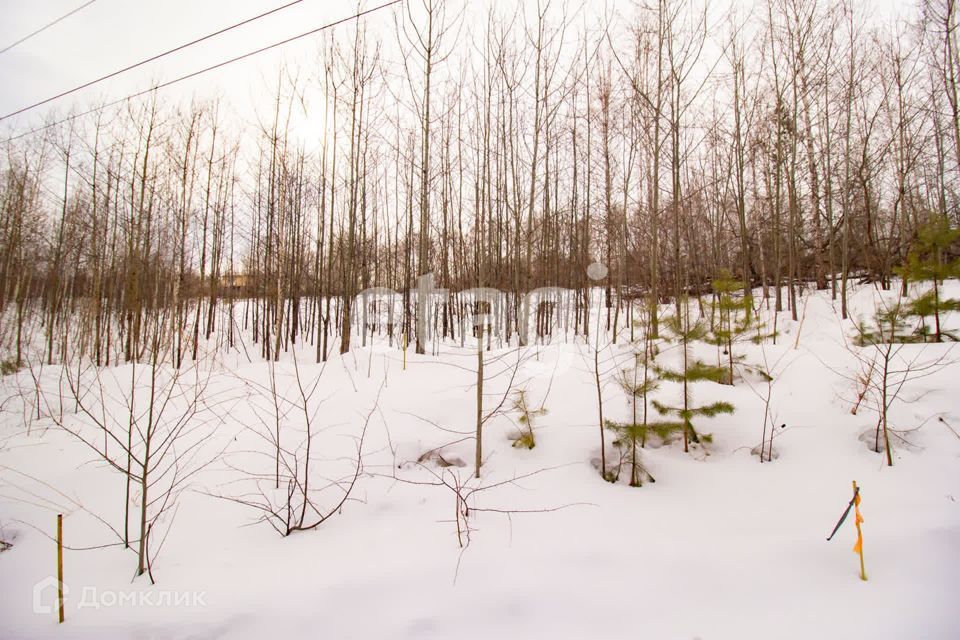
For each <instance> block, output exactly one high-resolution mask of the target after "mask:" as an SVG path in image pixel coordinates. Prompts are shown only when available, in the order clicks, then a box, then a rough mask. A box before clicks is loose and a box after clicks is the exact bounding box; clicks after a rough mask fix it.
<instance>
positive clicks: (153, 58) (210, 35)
mask: <svg viewBox="0 0 960 640" xmlns="http://www.w3.org/2000/svg"><path fill="white" fill-rule="evenodd" d="M94 1H95V0H91V1H90V2H88V3H87V5H88V4H92V3H93V2H94ZM301 2H303V0H293V1H292V2H288V3H287V4H284V5H281V6H279V7H276V8H274V9H270V10H269V11H266V12H264V13H261V14H259V15H256V16H253V17H252V18H247V19H246V20H242V21H240V22H238V23H236V24H232V25H230V26H229V27H224V28H222V29H219V30H218V31H214V32H213V33H208V34H207V35H205V36H202V37H200V38H197V39H196V40H191V41H190V42H185V43H183V44H181V45H178V46H176V47H174V48H173V49H170V50H168V51H164V52H163V53H158V54H156V55H153V56H150V57H149V58H146V59H144V60H141V61H140V62H135V63H134V64H131V65H129V66H127V67H124V68H122V69H117V70H116V71H113V72H112V73H108V74H107V75H105V76H100V77H99V78H96V79H94V80H90V81H89V82H85V83H84V84H81V85H79V86H77V87H74V88H73V89H69V90H68V91H64V92H63V93H58V94H57V95H55V96H51V97H49V98H47V99H45V100H41V101H40V102H35V103H34V104H31V105H29V106H26V107H23V108H22V109H17V110H16V111H13V112H12V113H8V114H7V115H5V116H2V117H0V121H3V120H6V119H7V118H12V117H13V116H16V115H19V114H21V113H23V112H25V111H30V110H31V109H36V108H37V107H40V106H43V105H45V104H47V103H48V102H53V101H54V100H59V99H60V98H63V97H64V96H68V95H70V94H72V93H76V92H77V91H80V90H82V89H86V88H87V87H92V86H93V85H95V84H99V83H101V82H103V81H104V80H109V79H111V78H115V77H117V76H119V75H120V74H123V73H126V72H127V71H132V70H133V69H136V68H137V67H142V66H143V65H145V64H149V63H151V62H155V61H157V60H159V59H160V58H165V57H166V56H169V55H171V54H173V53H177V52H179V51H183V50H184V49H186V48H188V47H192V46H194V45H197V44H200V43H201V42H204V41H206V40H209V39H211V38H215V37H217V36H219V35H223V34H224V33H227V32H228V31H233V30H234V29H237V28H239V27H242V26H244V25H248V24H250V23H251V22H255V21H257V20H260V19H261V18H266V17H267V16H269V15H273V14H274V13H277V12H279V11H283V10H284V9H289V8H290V7H292V6H293V5H295V4H300V3H301ZM87 5H84V6H87ZM82 8H83V7H80V9H82ZM80 9H76V10H75V11H74V13H75V12H76V11H79V10H80ZM67 15H70V14H67ZM64 17H66V16H64ZM62 19H63V18H61V20H62ZM44 28H46V27H44ZM28 37H29V36H28ZM11 46H14V45H11ZM0 53H3V52H2V51H0Z"/></svg>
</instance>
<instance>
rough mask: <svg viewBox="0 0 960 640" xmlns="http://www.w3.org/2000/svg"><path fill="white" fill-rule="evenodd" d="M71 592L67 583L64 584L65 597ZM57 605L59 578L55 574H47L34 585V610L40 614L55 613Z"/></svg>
mask: <svg viewBox="0 0 960 640" xmlns="http://www.w3.org/2000/svg"><path fill="white" fill-rule="evenodd" d="M69 593H70V588H69V587H67V584H66V583H64V584H63V597H64V598H66V597H67V595H68V594H69ZM56 606H57V579H56V578H54V577H53V576H47V577H46V578H44V579H43V580H41V581H40V582H38V583H37V584H35V585H33V612H34V613H39V614H49V613H53V610H54V608H56Z"/></svg>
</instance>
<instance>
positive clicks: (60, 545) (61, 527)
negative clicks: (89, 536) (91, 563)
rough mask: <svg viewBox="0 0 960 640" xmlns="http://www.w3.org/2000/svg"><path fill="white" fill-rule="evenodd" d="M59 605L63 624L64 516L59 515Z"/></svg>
mask: <svg viewBox="0 0 960 640" xmlns="http://www.w3.org/2000/svg"><path fill="white" fill-rule="evenodd" d="M57 605H58V607H59V611H60V623H61V624H62V623H63V514H57Z"/></svg>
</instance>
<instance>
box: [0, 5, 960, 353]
mask: <svg viewBox="0 0 960 640" xmlns="http://www.w3.org/2000/svg"><path fill="white" fill-rule="evenodd" d="M868 5H869V3H865V2H861V3H857V2H848V1H830V2H826V1H816V0H764V1H759V2H757V3H754V5H752V6H751V7H749V8H747V7H742V6H740V5H736V6H734V7H733V8H732V9H731V10H730V11H729V12H724V13H722V14H721V15H720V16H719V17H718V16H717V15H715V13H716V12H711V11H708V10H707V7H706V6H704V5H703V4H700V3H698V2H696V1H694V0H658V1H653V0H651V1H650V2H644V3H640V4H637V5H626V4H624V5H617V6H616V7H615V8H611V9H610V10H609V11H608V12H607V13H606V14H605V15H604V16H603V17H602V19H597V18H596V16H590V17H586V16H585V14H584V13H583V12H582V11H578V10H577V9H576V8H575V7H572V6H570V5H568V4H562V3H560V2H557V1H555V2H546V1H543V2H540V3H539V4H538V5H537V6H536V7H532V8H531V7H527V8H526V9H514V8H510V9H506V8H503V7H500V8H495V9H493V10H490V11H489V13H485V14H484V15H479V16H478V15H474V14H473V13H470V11H469V9H468V8H464V7H461V6H460V5H459V4H457V3H453V2H443V1H441V0H417V1H415V2H410V3H403V4H400V5H397V6H394V7H392V8H390V9H389V11H393V12H394V13H393V17H392V20H391V22H390V24H391V25H392V26H391V28H388V29H372V28H368V27H367V25H366V23H365V22H364V21H363V20H358V21H356V22H353V23H350V24H347V25H343V26H342V27H340V28H338V30H335V31H329V32H327V33H324V34H323V35H322V36H318V37H319V38H320V42H321V44H320V46H319V50H320V52H321V53H320V55H319V56H318V59H317V60H316V61H315V63H314V64H313V65H312V66H310V68H296V69H294V68H289V67H284V68H282V69H279V70H277V73H276V78H275V80H276V82H275V84H274V85H273V86H272V87H267V88H265V91H267V92H269V93H270V95H272V98H271V99H270V106H269V108H268V109H263V110H261V113H260V114H259V115H260V118H259V121H258V122H257V123H256V124H247V125H242V124H240V123H238V122H236V121H234V120H231V119H229V118H225V117H223V116H222V115H221V109H220V106H219V105H218V104H217V103H216V102H203V101H194V102H192V103H190V104H177V103H176V102H170V101H166V100H165V97H164V93H163V92H162V91H157V92H153V93H150V94H148V95H146V96H142V97H139V98H137V99H134V100H129V101H125V102H122V103H121V104H119V105H113V106H109V107H104V108H101V109H94V110H93V112H92V113H88V114H86V115H83V116H82V117H70V116H68V117H60V118H59V119H58V118H57V117H56V116H50V120H49V122H48V123H47V124H46V125H44V126H41V127H39V128H37V129H35V130H31V131H29V132H25V131H20V130H11V131H9V132H8V133H9V136H8V138H7V139H6V140H5V141H4V142H3V143H2V149H3V153H2V160H0V169H2V174H3V175H2V183H0V309H2V313H3V323H2V329H0V341H2V346H3V349H4V354H5V355H4V358H5V362H4V367H5V369H8V370H12V369H17V368H19V367H21V366H24V364H25V362H26V361H27V360H30V361H38V360H41V359H42V360H43V361H45V362H49V363H55V362H61V361H64V362H66V361H71V360H72V359H73V358H74V357H77V356H79V357H80V358H81V359H89V361H92V362H94V363H96V364H97V365H110V364H114V363H122V362H127V361H140V360H144V359H146V358H149V356H150V355H153V356H154V357H155V356H156V354H157V353H158V352H159V353H161V354H169V358H170V359H171V360H172V361H173V363H174V364H175V365H176V366H180V365H181V363H184V362H190V361H193V360H196V359H197V358H198V357H200V354H201V353H202V352H206V351H209V350H210V349H220V348H232V347H238V348H239V347H240V346H241V343H242V348H243V349H244V350H246V352H247V355H248V356H249V357H250V358H255V357H257V356H259V357H262V358H267V359H275V358H278V357H279V356H280V354H281V353H282V352H283V351H284V350H287V349H289V348H290V345H292V344H296V343H304V344H308V345H313V346H315V348H316V358H317V361H323V360H326V359H327V357H328V355H329V354H331V353H333V352H335V351H339V352H346V351H349V350H350V349H351V346H352V345H356V343H357V341H358V340H362V341H366V339H367V336H368V335H370V334H373V333H376V334H381V335H387V336H389V338H390V340H391V344H393V345H396V347H397V348H405V347H406V345H407V344H408V342H409V344H410V345H411V347H415V348H416V350H417V351H418V352H421V353H422V352H424V351H425V350H426V349H427V348H428V346H429V344H428V343H429V342H433V341H436V340H442V339H447V340H453V341H457V342H461V343H462V340H463V339H464V335H463V334H464V332H465V331H472V332H473V333H471V334H470V336H471V337H475V336H476V332H477V329H474V328H472V327H473V325H472V324H471V325H470V326H469V327H468V325H467V324H466V323H465V321H464V318H465V317H468V316H470V315H471V314H472V313H475V312H478V311H479V310H481V309H482V310H483V311H492V314H491V315H492V316H493V317H492V319H491V321H490V324H489V327H490V332H489V334H488V336H487V338H488V340H489V339H495V340H497V341H499V343H500V344H503V343H504V342H506V343H510V342H511V341H513V340H519V341H521V342H523V341H525V340H527V330H526V327H527V326H528V324H529V323H530V322H531V317H530V313H529V309H528V308H525V306H524V304H523V299H524V297H525V296H526V294H528V293H529V292H531V291H533V290H535V289H538V288H542V287H560V288H564V289H568V290H569V291H570V293H569V294H568V295H566V297H564V298H563V304H556V301H555V300H554V301H548V300H546V299H545V300H544V301H542V302H541V303H540V304H538V306H537V308H536V314H537V317H536V322H537V323H539V324H538V326H540V325H541V324H543V323H544V322H546V320H545V317H548V318H547V319H549V318H553V319H555V320H556V321H557V322H559V323H562V324H563V326H565V327H566V328H567V333H568V334H569V335H578V334H585V333H588V332H589V331H590V327H589V326H588V323H587V321H586V320H587V318H588V315H587V314H588V309H589V308H590V305H591V304H596V300H594V301H593V303H591V301H590V300H589V298H590V296H591V295H594V296H596V295H598V293H599V295H602V296H603V300H602V304H603V305H604V306H605V309H606V311H605V321H606V329H607V330H611V329H612V331H613V336H614V340H616V339H617V337H616V334H617V331H618V330H622V331H629V330H630V327H633V326H634V324H635V321H636V317H637V316H638V315H639V314H640V313H642V312H644V311H642V310H650V311H652V314H651V315H652V317H651V318H650V329H651V331H652V333H653V335H656V333H657V331H658V324H659V323H660V322H661V318H659V317H658V316H659V315H660V314H661V313H662V311H658V309H659V307H658V306H657V303H665V302H669V301H672V300H675V301H678V302H677V305H678V306H679V300H680V298H681V297H682V296H684V295H688V294H689V295H695V296H701V295H714V294H712V293H711V292H712V289H711V282H712V281H713V280H715V279H716V278H717V277H718V275H719V274H721V273H723V272H729V273H731V274H733V276H735V277H736V278H737V279H738V280H739V281H741V282H742V283H743V286H744V287H745V289H746V290H747V292H748V293H749V291H750V290H751V289H753V288H756V287H759V288H761V290H762V295H763V298H764V303H765V304H766V305H768V308H773V309H776V310H778V311H779V310H784V311H789V312H790V313H791V314H792V316H793V319H794V320H796V319H797V314H798V297H799V296H801V295H803V290H804V288H805V287H816V288H818V289H829V290H830V292H831V295H832V296H833V298H834V299H836V300H839V301H840V304H841V307H842V309H843V314H844V317H846V314H847V308H846V300H847V292H848V287H849V286H850V284H851V282H857V281H872V282H879V283H880V284H881V286H884V287H886V286H890V283H891V279H892V277H893V276H894V275H895V274H896V273H897V269H898V267H899V266H900V265H901V264H903V263H904V261H905V260H906V257H907V255H908V252H909V250H910V248H911V246H912V244H913V242H914V240H915V239H916V237H917V234H918V230H919V229H921V228H922V227H923V226H924V225H925V224H927V223H929V222H930V221H931V220H933V221H944V220H946V221H947V224H948V225H950V226H956V225H957V224H960V111H958V109H960V90H958V86H957V84H958V82H960V52H958V36H957V33H958V32H957V23H958V7H957V3H956V2H955V0H925V1H923V2H921V3H919V4H918V6H917V8H916V11H915V12H914V18H913V20H912V21H910V22H909V23H907V22H903V21H898V22H895V23H884V22H883V21H881V20H877V19H874V18H871V17H870V16H868V15H867V13H868V9H869V6H868ZM384 13H386V12H384ZM85 108H86V107H84V109H85ZM64 113H67V112H64ZM304 118H307V119H309V120H310V121H311V122H314V123H322V124H321V125H319V128H320V130H321V131H323V132H325V133H323V134H322V139H321V140H319V141H317V140H305V139H304V138H303V136H302V135H300V134H298V132H297V129H296V127H294V126H293V124H292V123H294V122H296V121H298V120H303V119H304ZM310 149H312V150H313V151H309V150H310ZM594 263H600V264H602V265H604V266H605V269H601V270H598V271H595V272H591V274H590V275H588V266H589V265H591V264H594ZM428 273H432V274H433V278H434V281H433V282H434V283H435V285H436V286H438V287H443V288H446V289H449V290H450V292H451V293H450V296H449V298H442V299H440V298H436V297H431V296H427V295H424V294H423V293H422V291H423V289H422V288H418V287H417V282H418V278H420V277H422V276H423V275H424V274H428ZM596 276H599V277H596ZM897 286H900V285H897ZM902 286H904V287H907V286H909V284H908V280H904V281H903V285H902ZM598 287H599V288H598ZM374 288H378V289H374ZM484 288H493V289H497V290H499V291H500V292H503V294H504V298H503V300H504V302H503V303H502V304H497V305H496V306H495V307H490V308H488V307H487V306H485V305H486V302H485V301H484V300H483V299H481V298H483V297H484V296H483V295H482V294H480V293H477V291H478V290H483V289H484ZM371 290H373V295H374V298H375V299H372V300H371V298H370V297H368V296H363V297H358V294H359V293H360V292H362V291H371ZM388 291H395V292H397V293H396V295H393V294H390V293H388ZM417 323H421V325H422V326H426V327H429V328H428V329H426V330H424V331H416V330H415V328H414V327H415V326H417ZM480 330H481V331H482V330H483V329H482V328H481V329H480ZM250 336H252V340H253V342H254V343H255V344H254V345H250V344H247V343H245V342H244V341H249V337H250ZM161 357H163V358H166V357H168V356H167V355H162V356H161Z"/></svg>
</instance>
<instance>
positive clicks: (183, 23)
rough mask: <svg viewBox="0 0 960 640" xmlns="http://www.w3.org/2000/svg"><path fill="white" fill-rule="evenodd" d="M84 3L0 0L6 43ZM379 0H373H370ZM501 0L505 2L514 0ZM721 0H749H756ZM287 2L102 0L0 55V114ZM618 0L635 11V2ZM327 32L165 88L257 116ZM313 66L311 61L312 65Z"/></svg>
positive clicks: (246, 34)
mask: <svg viewBox="0 0 960 640" xmlns="http://www.w3.org/2000/svg"><path fill="white" fill-rule="evenodd" d="M521 1H522V0H521ZM527 1H529V0H527ZM866 1H867V2H869V3H870V4H871V5H874V6H875V10H876V11H877V12H878V13H880V14H881V15H896V14H903V13H907V12H910V13H912V11H913V7H914V6H915V2H914V0H866ZM83 2H84V0H35V1H33V2H27V1H25V0H0V17H2V19H0V48H2V47H4V46H6V45H8V44H10V43H11V42H13V41H15V40H18V39H19V38H21V37H23V36H24V35H26V34H27V33H29V32H31V31H33V30H34V29H37V28H38V27H40V26H42V25H43V24H46V23H47V22H49V21H51V20H53V19H56V18H58V17H60V16H61V15H63V14H65V13H67V12H68V11H70V10H72V9H75V8H76V7H78V6H80V5H81V4H83ZM381 2H382V0H368V2H367V3H366V6H368V7H369V6H376V5H377V4H380V3H381ZM497 2H498V4H500V5H503V4H507V0H497ZM721 2H722V3H723V4H726V3H728V2H733V3H736V4H741V5H752V1H751V2H742V1H740V0H721ZM284 3H285V0H97V1H96V2H94V4H92V5H91V6H89V7H87V8H85V9H83V10H82V11H80V12H79V13H77V14H75V15H73V16H70V17H69V18H67V19H65V20H64V21H63V22H61V23H59V24H57V25H55V26H53V27H52V28H50V29H48V30H47V31H45V32H43V33H42V34H40V35H37V36H35V37H33V38H32V39H30V40H28V41H27V42H25V43H23V44H21V45H18V46H17V47H15V48H14V49H12V50H10V51H7V52H6V53H3V54H0V88H2V89H0V115H5V114H7V113H9V112H11V111H14V110H15V109H18V108H20V107H22V106H25V105H27V104H31V103H33V102H36V101H38V100H41V99H44V98H47V97H49V96H51V95H53V94H56V93H59V92H60V91H63V90H65V89H68V88H72V87H74V86H76V85H78V84H82V83H83V82H85V81H88V80H91V79H93V78H95V77H98V76H101V75H103V74H105V73H109V72H111V71H114V70H116V69H118V68H120V67H123V66H126V65H128V64H131V63H133V62H137V61H139V60H141V59H143V58H146V57H149V56H151V55H154V54H156V53H159V52H161V51H163V50H166V49H169V48H172V47H174V46H176V45H179V44H182V43H183V42H186V41H188V40H192V39H194V38H196V37H199V36H202V35H205V34H207V33H209V32H211V31H215V30H217V29H219V28H222V27H224V26H227V25H229V24H232V23H235V22H238V21H240V20H243V19H245V18H249V17H252V16H253V15H256V14H258V13H261V12H263V11H266V10H269V9H272V8H275V7H277V6H279V5H281V4H284ZM450 4H451V5H452V6H453V7H455V6H456V5H458V4H459V2H458V1H457V0H451V3H450ZM471 4H472V5H473V4H476V3H471ZM611 4H613V5H617V8H618V9H622V10H626V11H629V8H628V7H629V5H630V4H631V3H629V2H622V3H619V2H612V3H611ZM713 4H714V10H715V11H717V10H718V9H719V10H722V9H720V8H719V6H718V3H717V2H714V3H713ZM603 6H604V5H603V4H601V3H600V2H596V3H594V2H590V0H587V2H586V4H585V7H586V8H585V11H586V12H587V14H588V16H589V14H590V13H594V12H595V13H596V14H597V15H598V16H599V15H601V14H602V12H603V9H602V7H603ZM392 10H393V9H387V10H383V11H381V12H378V13H379V15H378V16H377V17H376V18H371V19H370V20H371V21H372V23H376V24H379V25H390V24H391V22H392V19H391V16H390V13H391V11H392ZM355 12H356V5H355V4H354V3H352V2H341V1H337V0H304V1H303V2H302V3H301V4H300V5H297V6H294V7H291V8H290V9H286V10H284V11H282V12H280V13H278V14H275V15H273V16H270V17H268V18H265V19H262V20H259V21H257V22H255V23H253V24H250V25H247V26H245V27H242V28H240V29H238V30H236V31H234V32H231V33H228V34H225V35H223V36H218V37H217V38H215V39H213V40H211V41H208V42H205V43H203V44H201V45H198V46H195V47H191V48H190V49H188V50H186V51H184V52H181V53H178V54H175V55H173V56H170V57H168V58H165V59H164V60H161V61H159V62H156V63H152V64H150V65H147V66H145V67H141V68H139V69H136V70H135V71H132V72H130V73H128V74H125V75H123V76H121V77H119V78H115V79H113V80H110V81H107V82H104V83H102V84H100V85H97V86H96V87H94V88H91V89H89V90H85V91H83V92H81V93H78V94H75V95H73V96H70V97H68V98H66V99H63V100H60V101H57V102H56V103H53V104H51V105H49V106H45V107H41V108H39V109H37V110H35V111H33V112H31V113H30V114H29V115H24V116H22V117H18V118H14V119H11V120H7V121H4V122H0V135H9V134H10V133H11V132H19V131H23V130H24V129H26V128H30V127H32V126H35V125H36V124H37V123H39V122H40V121H41V120H42V119H43V117H44V115H45V114H47V113H49V110H55V111H56V112H57V113H60V114H62V113H64V112H65V111H66V110H68V109H69V108H70V107H71V106H72V105H78V107H79V108H85V107H89V106H90V105H91V104H93V103H95V102H97V101H99V100H104V101H109V100H112V99H116V98H119V97H123V96H125V95H127V94H129V93H133V92H135V91H139V90H143V89H146V88H149V87H150V85H151V84H153V83H155V82H162V81H164V80H168V79H171V78H174V77H176V76H179V75H182V74H184V73H188V72H191V71H195V70H197V69H200V68H203V67H205V66H208V65H211V64H214V63H216V62H219V61H221V60H224V59H227V58H230V57H233V56H235V55H238V54H241V53H245V52H247V51H248V50H251V49H254V48H257V47H260V46H263V45H265V44H269V43H272V42H275V41H277V40H282V39H284V38H287V37H290V36H292V35H296V34H298V33H301V32H303V31H307V30H309V29H312V28H315V27H317V26H320V25H322V24H325V23H327V22H331V21H333V20H336V19H339V18H342V17H344V16H348V15H352V14H353V13H355ZM588 21H589V17H588ZM467 27H468V28H469V25H467ZM391 30H392V27H391ZM385 33H387V35H386V36H385V37H386V38H389V40H393V36H392V35H389V34H390V31H387V32H385ZM321 41H322V36H321V35H315V36H311V37H309V38H305V39H303V40H301V41H299V42H297V43H293V44H291V45H286V46H284V47H282V48H280V49H278V50H274V51H271V52H269V53H267V54H261V55H259V56H256V57H255V58H252V59H249V60H245V61H242V62H239V63H235V64H233V65H231V66H229V67H227V68H225V69H220V70H217V71H214V72H212V73H208V74H205V75H203V76H201V77H200V78H197V79H193V80H191V81H188V82H186V83H183V84H181V85H178V86H177V87H174V88H170V89H165V90H164V94H163V95H164V96H165V97H168V99H171V100H176V99H182V98H184V97H185V96H189V95H196V96H198V97H200V98H209V97H215V96H222V97H223V99H224V100H223V102H224V103H225V105H224V106H225V107H227V108H232V109H233V110H234V111H235V112H236V113H237V114H238V115H240V116H241V117H243V118H245V119H250V118H251V117H252V114H253V111H252V107H253V105H257V104H259V105H263V104H264V101H263V96H269V95H270V93H271V89H270V87H272V85H273V84H274V83H275V78H276V71H277V69H278V68H279V64H280V62H281V61H282V60H286V61H290V62H294V63H296V62H306V61H315V60H316V55H315V54H316V51H317V48H318V46H319V44H320V42H321ZM388 44H389V43H388ZM306 67H307V65H304V68H305V70H306ZM310 69H311V70H312V66H311V67H310Z"/></svg>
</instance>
